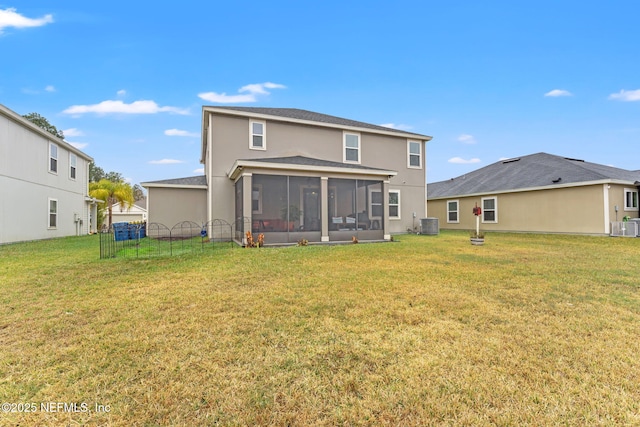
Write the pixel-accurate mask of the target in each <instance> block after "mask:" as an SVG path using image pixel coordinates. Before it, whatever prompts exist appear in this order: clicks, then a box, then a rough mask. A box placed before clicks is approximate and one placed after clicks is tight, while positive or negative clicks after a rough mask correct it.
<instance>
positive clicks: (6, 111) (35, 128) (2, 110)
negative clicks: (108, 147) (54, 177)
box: [0, 104, 93, 162]
mask: <svg viewBox="0 0 640 427" xmlns="http://www.w3.org/2000/svg"><path fill="white" fill-rule="evenodd" d="M0 113H2V114H4V115H5V116H6V117H7V118H9V119H10V120H13V121H14V122H16V123H18V124H20V125H22V126H24V127H26V128H28V129H30V130H32V131H33V132H36V133H38V134H39V135H40V136H42V137H43V138H45V139H48V140H49V141H51V142H55V143H57V144H62V145H64V147H65V149H67V150H69V151H71V152H72V153H74V154H77V155H78V156H80V157H82V158H83V159H85V160H88V161H89V162H93V157H91V156H89V155H88V154H86V153H84V152H82V151H80V150H79V149H77V148H76V147H74V146H73V145H71V144H70V143H68V142H67V141H65V140H64V139H61V138H58V137H57V136H55V135H53V134H51V133H49V132H47V131H46V130H44V129H42V128H41V127H40V126H37V125H36V124H34V123H31V122H30V121H29V120H27V119H25V118H24V117H22V116H21V115H19V114H17V113H16V112H14V111H12V110H10V109H9V108H7V107H5V106H4V105H2V104H0Z"/></svg>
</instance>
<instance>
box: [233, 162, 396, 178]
mask: <svg viewBox="0 0 640 427" xmlns="http://www.w3.org/2000/svg"><path fill="white" fill-rule="evenodd" d="M244 168H251V169H270V170H289V171H300V172H316V173H317V172H325V173H330V174H357V175H374V176H384V177H388V178H390V177H392V176H396V175H398V172H396V171H392V170H383V169H366V168H350V167H348V166H347V167H336V166H312V165H296V164H290V163H269V162H256V161H251V160H236V161H235V162H234V163H233V166H232V167H231V169H230V170H229V172H227V176H228V177H229V178H231V179H233V180H235V179H237V178H238V177H239V176H240V175H241V174H242V172H243V170H244Z"/></svg>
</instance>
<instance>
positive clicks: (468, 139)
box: [458, 133, 476, 144]
mask: <svg viewBox="0 0 640 427" xmlns="http://www.w3.org/2000/svg"><path fill="white" fill-rule="evenodd" d="M458 141H460V142H462V143H464V144H475V143H476V139H475V138H474V136H473V135H469V134H466V133H463V134H462V135H460V136H459V137H458Z"/></svg>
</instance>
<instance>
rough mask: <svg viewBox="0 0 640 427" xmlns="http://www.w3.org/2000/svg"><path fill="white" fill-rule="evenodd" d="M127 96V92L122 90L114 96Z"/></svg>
mask: <svg viewBox="0 0 640 427" xmlns="http://www.w3.org/2000/svg"><path fill="white" fill-rule="evenodd" d="M126 94H127V91H126V90H124V89H120V90H119V91H117V92H116V95H118V96H125V95H126Z"/></svg>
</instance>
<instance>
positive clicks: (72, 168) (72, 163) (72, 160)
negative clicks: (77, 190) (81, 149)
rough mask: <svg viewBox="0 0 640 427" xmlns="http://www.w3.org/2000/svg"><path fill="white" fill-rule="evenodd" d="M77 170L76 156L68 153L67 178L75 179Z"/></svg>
mask: <svg viewBox="0 0 640 427" xmlns="http://www.w3.org/2000/svg"><path fill="white" fill-rule="evenodd" d="M77 170H78V156H76V155H75V154H73V153H69V178H71V179H73V180H75V179H76V174H77Z"/></svg>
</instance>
